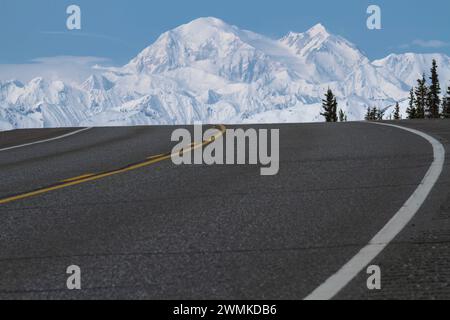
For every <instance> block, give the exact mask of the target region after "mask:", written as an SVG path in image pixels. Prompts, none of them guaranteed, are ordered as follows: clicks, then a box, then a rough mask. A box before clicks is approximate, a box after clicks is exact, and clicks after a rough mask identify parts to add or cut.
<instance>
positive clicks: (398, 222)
mask: <svg viewBox="0 0 450 320" xmlns="http://www.w3.org/2000/svg"><path fill="white" fill-rule="evenodd" d="M374 124H377V125H384V126H389V127H394V128H398V129H402V130H406V131H409V132H411V133H414V134H416V135H419V136H421V137H422V138H424V139H426V140H427V141H428V142H429V143H431V145H432V146H433V153H434V161H433V163H432V164H431V167H430V169H429V170H428V172H427V174H426V175H425V177H424V178H423V180H422V182H421V183H420V185H419V186H418V187H417V189H416V191H414V193H413V194H412V196H411V197H410V198H409V199H408V201H406V202H405V204H404V205H403V207H402V208H401V209H400V210H399V211H398V212H397V213H396V214H395V215H394V217H393V218H392V219H391V220H390V221H389V222H388V223H387V224H386V226H384V228H383V229H382V230H381V231H380V232H378V234H377V235H376V236H375V237H374V238H373V239H372V240H371V241H370V242H369V244H368V245H367V246H365V247H364V248H363V249H361V251H360V252H359V253H358V254H357V255H356V256H354V257H353V258H352V259H351V260H350V261H349V262H347V264H345V265H344V266H343V267H342V268H341V269H340V270H339V271H338V272H337V273H335V274H334V275H332V276H331V277H330V278H329V279H328V280H326V281H325V282H324V283H323V284H322V285H321V286H320V287H318V288H317V289H316V290H314V291H313V292H312V293H311V294H310V295H309V296H307V297H306V298H305V300H329V299H332V298H333V297H335V296H336V295H337V294H338V293H339V292H340V291H341V290H342V289H343V288H344V287H345V286H346V285H347V284H348V283H349V282H350V281H352V280H353V279H354V278H355V277H356V276H357V275H358V274H359V273H360V272H361V271H362V270H363V269H364V268H365V267H366V266H367V265H368V264H369V263H370V262H371V261H372V260H374V259H375V258H376V257H377V256H378V255H379V254H380V253H381V252H382V251H383V250H384V249H385V248H386V246H387V245H389V243H390V242H391V241H392V240H394V238H395V237H396V236H397V235H398V234H399V233H400V231H402V230H403V228H404V227H405V226H406V225H407V224H408V223H409V222H410V221H411V219H412V218H413V217H414V216H415V215H416V213H417V212H418V211H419V209H420V207H421V206H422V205H423V203H424V202H425V200H426V199H427V197H428V195H429V194H430V192H431V190H432V189H433V187H434V185H435V184H436V182H437V181H438V179H439V176H440V175H441V173H442V170H443V167H444V161H445V148H444V146H443V145H442V144H441V143H440V142H439V141H437V140H436V139H435V138H433V137H431V136H429V135H427V134H425V133H423V132H421V131H417V130H414V129H410V128H405V127H401V126H396V125H391V124H385V123H374Z"/></svg>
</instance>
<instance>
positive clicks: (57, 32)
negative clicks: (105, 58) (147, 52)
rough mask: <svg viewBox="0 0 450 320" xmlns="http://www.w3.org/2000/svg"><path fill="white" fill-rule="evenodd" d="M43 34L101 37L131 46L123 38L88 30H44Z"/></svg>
mask: <svg viewBox="0 0 450 320" xmlns="http://www.w3.org/2000/svg"><path fill="white" fill-rule="evenodd" d="M41 34H46V35H56V36H71V37H84V38H95V39H101V40H107V41H110V42H116V43H120V44H122V45H125V46H128V47H129V46H130V45H129V44H128V43H127V42H126V41H123V40H122V39H119V38H116V37H111V36H108V35H104V34H99V33H88V32H67V31H66V32H63V31H42V32H41Z"/></svg>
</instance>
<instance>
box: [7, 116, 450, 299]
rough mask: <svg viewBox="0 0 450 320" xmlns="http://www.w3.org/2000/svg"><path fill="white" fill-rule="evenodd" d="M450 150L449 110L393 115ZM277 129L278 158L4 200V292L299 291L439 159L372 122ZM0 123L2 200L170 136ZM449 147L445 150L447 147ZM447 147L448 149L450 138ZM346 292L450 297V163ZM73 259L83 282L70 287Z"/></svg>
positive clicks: (173, 169) (246, 294)
mask: <svg viewBox="0 0 450 320" xmlns="http://www.w3.org/2000/svg"><path fill="white" fill-rule="evenodd" d="M398 124H400V125H402V126H407V127H412V128H415V129H418V130H421V131H423V132H426V133H428V134H430V135H432V136H434V137H435V138H437V139H438V140H439V141H441V142H442V144H443V145H444V147H445V148H446V150H450V145H449V141H450V122H449V121H417V122H411V121H406V122H399V123H398ZM266 127H269V128H279V129H280V172H279V174H278V175H276V176H261V175H260V168H259V166H248V165H241V166H237V165H236V166H227V165H219V166H206V165H195V166H187V165H182V166H175V165H174V164H172V162H171V161H170V160H166V161H160V162H157V163H153V164H151V165H149V166H145V167H142V168H137V169H135V170H128V171H125V172H120V173H117V174H114V175H110V176H105V177H103V178H101V179H97V180H92V181H86V182H85V183H80V184H75V185H73V186H70V187H66V188H62V189H56V190H53V191H49V192H46V193H43V194H39V195H35V196H30V197H26V198H24V199H18V200H16V201H12V202H9V203H4V204H0V222H1V223H0V299H30V298H31V299H303V298H305V297H306V296H308V295H309V294H310V293H311V292H312V291H313V290H314V289H316V288H317V287H318V286H320V285H321V284H322V283H323V282H324V281H325V280H326V279H328V278H329V277H330V276H331V275H332V274H334V273H335V272H336V271H338V270H339V269H340V268H341V267H342V266H343V265H344V264H345V263H346V262H348V261H349V259H350V258H352V257H353V256H354V255H355V254H357V253H358V252H359V250H360V249H361V248H362V247H364V246H365V245H366V244H367V243H368V242H369V241H370V240H371V239H372V238H373V236H374V235H375V234H377V233H378V232H379V231H380V230H381V229H382V228H383V227H384V226H385V225H386V223H387V222H388V221H389V220H390V219H391V218H392V217H393V215H394V214H395V213H396V212H397V211H398V210H399V209H400V208H401V207H402V205H403V204H404V203H405V201H406V200H407V199H408V198H409V197H410V196H411V194H412V193H413V192H414V191H415V190H416V188H417V187H418V185H419V184H420V182H421V181H422V179H423V177H424V175H425V174H426V172H427V170H428V169H429V167H430V164H431V163H432V161H433V150H432V147H431V145H430V144H429V143H428V142H427V141H426V140H425V139H423V138H421V137H419V136H417V135H414V134H412V133H409V132H406V131H403V130H400V129H397V128H393V127H386V126H379V125H374V124H369V123H343V124H302V125H279V126H260V127H258V128H266ZM75 130H77V129H63V130H61V129H59V130H39V131H31V130H30V131H27V130H24V131H12V132H3V133H0V201H1V199H6V198H11V197H12V196H15V195H20V194H24V193H27V192H30V191H33V190H41V189H43V188H46V187H48V186H54V185H58V184H59V183H61V181H63V180H67V179H69V178H73V177H79V176H84V175H86V174H96V173H99V172H108V171H111V170H116V169H119V168H126V167H127V166H129V165H130V164H136V163H140V162H142V161H146V160H145V159H147V158H148V157H149V156H152V155H159V154H164V153H166V152H169V151H171V149H172V147H173V145H174V143H172V142H170V135H171V133H172V131H173V130H174V128H172V127H135V128H95V129H90V130H86V131H83V132H80V133H78V134H75V135H72V136H69V137H66V138H63V139H59V140H52V141H49V142H46V143H41V144H35V145H29V146H25V147H22V148H18V149H12V150H6V151H1V149H5V148H10V147H11V146H15V145H20V144H25V143H30V142H33V141H37V140H41V139H51V138H52V137H57V136H60V135H61V134H66V133H68V132H73V131H75ZM447 153H448V151H447ZM447 158H448V159H450V158H449V157H448V154H447ZM373 264H377V265H379V266H380V267H381V270H382V290H379V291H369V290H368V289H367V286H366V280H367V277H368V276H367V274H365V272H361V273H360V274H359V275H358V276H357V277H356V278H355V279H354V280H353V281H352V282H350V283H349V284H348V285H347V286H346V287H345V288H344V289H343V290H342V291H341V292H340V293H339V294H338V295H337V296H336V297H335V298H336V299H386V298H390V299H403V298H406V299H413V298H420V299H439V298H447V299H450V166H449V164H448V162H446V163H445V168H444V172H443V173H442V174H441V177H440V179H439V181H438V183H437V185H436V186H435V187H434V188H433V191H432V193H431V195H430V196H429V198H428V199H427V201H426V202H425V203H424V204H423V206H422V208H421V210H420V211H419V212H418V213H417V215H416V216H415V218H414V219H413V221H412V222H411V223H410V224H408V226H407V227H406V228H405V229H404V230H403V231H402V232H401V233H400V235H399V236H398V237H397V238H396V239H395V240H394V241H393V242H392V243H391V244H390V245H389V246H388V247H387V248H386V249H385V250H384V251H383V252H382V253H381V254H380V255H379V256H378V257H377V258H376V259H375V261H374V262H373ZM69 265H78V266H80V268H81V272H82V290H80V291H70V290H68V289H67V287H66V280H67V277H68V275H67V274H66V268H67V267H68V266H69Z"/></svg>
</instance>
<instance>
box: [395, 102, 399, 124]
mask: <svg viewBox="0 0 450 320" xmlns="http://www.w3.org/2000/svg"><path fill="white" fill-rule="evenodd" d="M394 120H400V105H399V104H398V102H397V104H396V105H395V109H394Z"/></svg>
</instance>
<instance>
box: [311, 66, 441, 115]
mask: <svg viewBox="0 0 450 320" xmlns="http://www.w3.org/2000/svg"><path fill="white" fill-rule="evenodd" d="M429 80H430V81H429V82H427V79H426V75H425V73H424V74H423V75H422V78H421V79H418V80H417V87H413V88H412V89H411V91H410V94H409V104H408V108H407V110H406V114H407V117H408V119H425V118H428V119H440V118H450V86H449V87H448V88H447V91H446V92H445V95H444V96H443V97H442V98H441V86H440V82H439V74H438V65H437V62H436V60H435V59H433V63H432V67H431V75H430V77H429ZM322 109H323V112H322V113H321V114H320V115H321V116H323V117H324V118H325V121H326V122H337V121H347V115H346V114H345V112H344V111H343V110H341V109H339V111H338V102H337V99H336V96H335V95H334V93H333V91H332V90H331V89H328V91H327V93H326V94H325V99H323V100H322ZM384 116H385V110H382V109H380V108H377V107H372V108H371V107H368V108H367V113H366V116H365V120H367V121H379V120H383V119H384ZM390 119H393V120H400V119H401V114H400V105H399V103H398V102H397V103H396V105H395V108H394V112H393V114H391V116H390Z"/></svg>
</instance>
